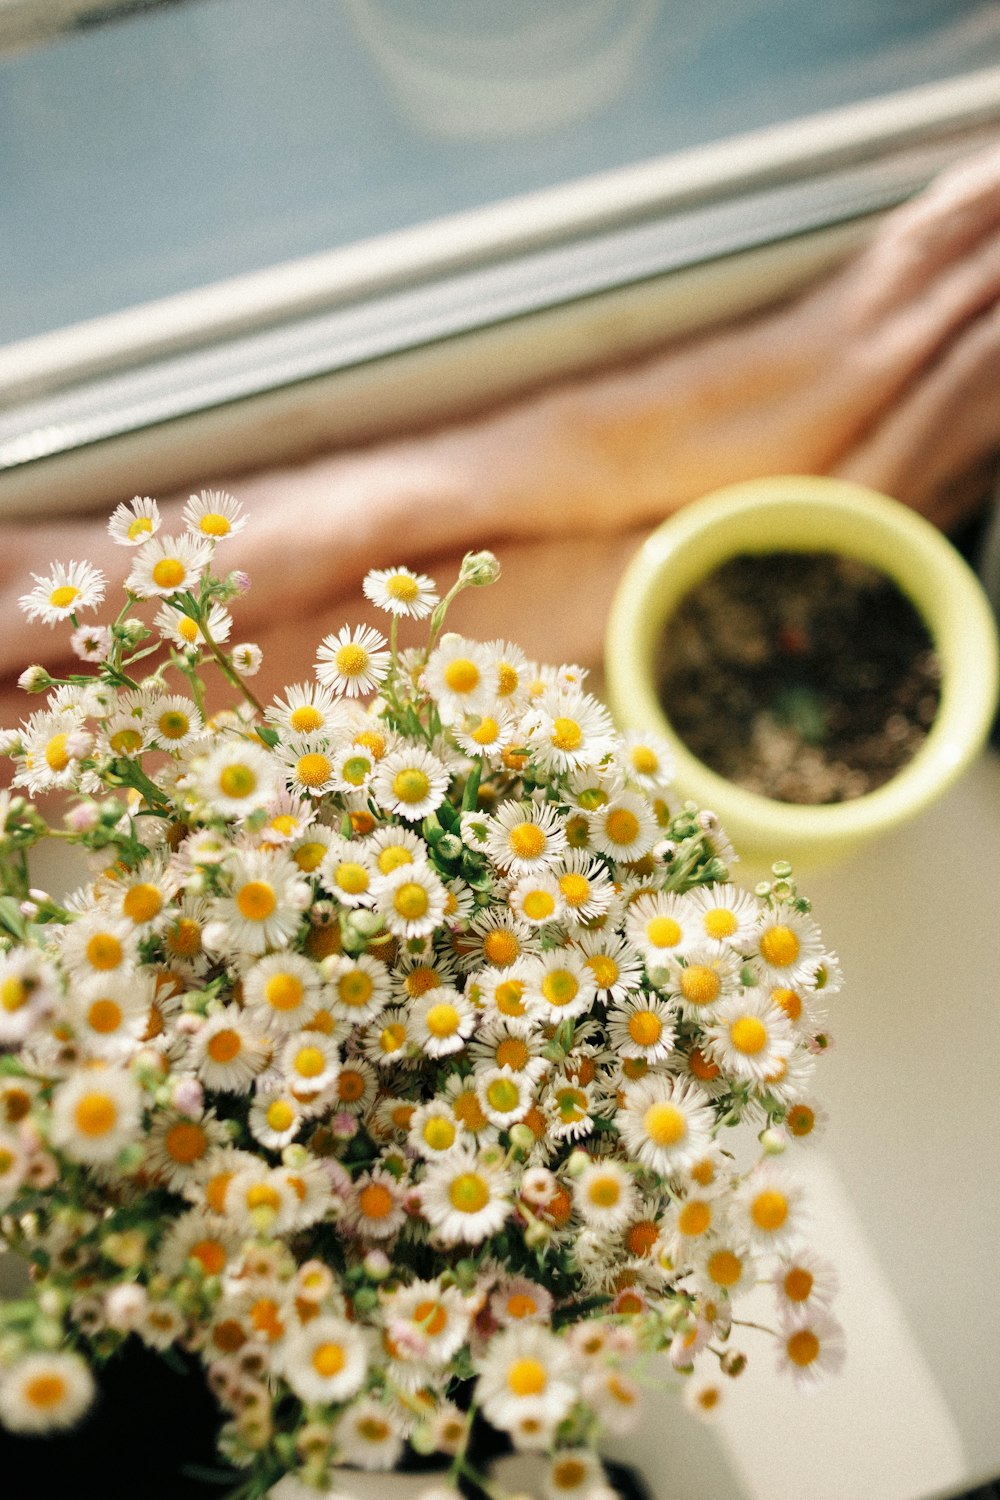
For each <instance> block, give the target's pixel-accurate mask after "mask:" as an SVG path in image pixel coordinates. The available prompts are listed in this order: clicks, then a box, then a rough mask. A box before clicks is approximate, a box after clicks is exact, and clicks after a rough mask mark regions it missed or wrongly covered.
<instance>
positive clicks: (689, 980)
mask: <svg viewBox="0 0 1000 1500" xmlns="http://www.w3.org/2000/svg"><path fill="white" fill-rule="evenodd" d="M721 988H722V980H721V979H720V978H719V976H718V974H717V973H716V972H715V970H714V969H710V968H708V967H707V966H706V965H705V964H689V965H688V967H687V968H686V969H683V970H682V971H681V994H682V995H683V996H684V999H685V1000H687V1002H688V1003H689V1004H690V1005H711V1003H712V1001H713V1000H715V999H717V998H718V994H719V991H720V990H721Z"/></svg>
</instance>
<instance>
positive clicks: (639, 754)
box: [629, 745, 660, 776]
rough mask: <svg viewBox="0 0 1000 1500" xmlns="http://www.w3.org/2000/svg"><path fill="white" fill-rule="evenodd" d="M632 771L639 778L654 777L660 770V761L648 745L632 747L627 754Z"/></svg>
mask: <svg viewBox="0 0 1000 1500" xmlns="http://www.w3.org/2000/svg"><path fill="white" fill-rule="evenodd" d="M629 759H630V760H631V762H632V769H633V770H634V771H636V772H638V774H639V775H640V776H654V775H655V774H656V772H657V771H658V770H659V768H660V760H659V757H658V755H657V754H656V751H655V750H652V749H651V748H650V747H649V745H633V747H632V749H631V751H630V752H629Z"/></svg>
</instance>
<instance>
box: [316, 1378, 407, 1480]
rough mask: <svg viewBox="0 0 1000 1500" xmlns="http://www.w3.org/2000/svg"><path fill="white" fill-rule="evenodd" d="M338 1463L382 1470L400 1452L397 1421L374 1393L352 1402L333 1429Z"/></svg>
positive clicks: (401, 1437)
mask: <svg viewBox="0 0 1000 1500" xmlns="http://www.w3.org/2000/svg"><path fill="white" fill-rule="evenodd" d="M333 1439H334V1442H335V1443H336V1445H337V1458H338V1461H339V1462H342V1463H345V1464H352V1465H354V1466H355V1467H356V1468H359V1469H374V1470H381V1471H383V1472H386V1471H388V1470H390V1469H393V1468H395V1466H396V1464H397V1462H398V1461H399V1459H400V1457H401V1455H402V1452H403V1434H402V1432H401V1431H400V1428H399V1424H398V1420H397V1419H396V1418H395V1417H394V1416H393V1414H392V1412H391V1411H389V1410H388V1409H387V1407H386V1405H385V1403H384V1402H383V1401H381V1400H380V1399H379V1398H378V1397H376V1396H362V1397H361V1398H360V1399H359V1400H357V1401H353V1402H352V1403H351V1405H350V1406H349V1407H348V1409H347V1410H346V1411H345V1412H344V1413H343V1414H342V1415H341V1416H340V1417H339V1418H338V1420H337V1423H336V1425H335V1427H334V1429H333Z"/></svg>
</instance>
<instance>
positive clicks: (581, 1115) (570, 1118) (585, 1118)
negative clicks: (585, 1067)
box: [543, 1073, 597, 1141]
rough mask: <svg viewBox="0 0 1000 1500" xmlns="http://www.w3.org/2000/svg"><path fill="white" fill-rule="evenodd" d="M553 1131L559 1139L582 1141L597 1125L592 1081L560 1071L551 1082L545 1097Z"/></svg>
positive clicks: (544, 1100) (548, 1118)
mask: <svg viewBox="0 0 1000 1500" xmlns="http://www.w3.org/2000/svg"><path fill="white" fill-rule="evenodd" d="M543 1106H544V1110H545V1115H546V1119H547V1122H548V1126H549V1133H550V1135H552V1136H554V1137H555V1138H556V1140H560V1141H580V1140H583V1139H585V1137H586V1136H588V1135H590V1134H591V1132H592V1131H593V1129H594V1119H595V1117H596V1115H597V1106H596V1104H595V1102H594V1087H593V1084H589V1083H582V1082H581V1081H580V1079H579V1078H570V1077H568V1076H567V1075H566V1074H565V1073H560V1074H558V1075H557V1076H556V1077H554V1078H552V1079H551V1080H550V1082H549V1089H548V1092H547V1093H546V1094H545V1096H544V1099H543Z"/></svg>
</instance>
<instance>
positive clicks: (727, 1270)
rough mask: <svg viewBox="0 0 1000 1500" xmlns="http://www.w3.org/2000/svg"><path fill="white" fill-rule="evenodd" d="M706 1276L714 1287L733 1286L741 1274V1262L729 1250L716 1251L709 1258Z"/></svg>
mask: <svg viewBox="0 0 1000 1500" xmlns="http://www.w3.org/2000/svg"><path fill="white" fill-rule="evenodd" d="M708 1274H709V1276H710V1278H711V1279H712V1281H714V1282H715V1284H716V1286H724V1287H730V1286H735V1285H736V1283H737V1282H738V1281H739V1279H740V1276H741V1275H742V1274H743V1262H742V1261H741V1260H740V1258H739V1256H738V1255H734V1254H733V1252H732V1251H731V1250H716V1251H715V1253H714V1255H711V1256H710V1257H709V1261H708Z"/></svg>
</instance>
